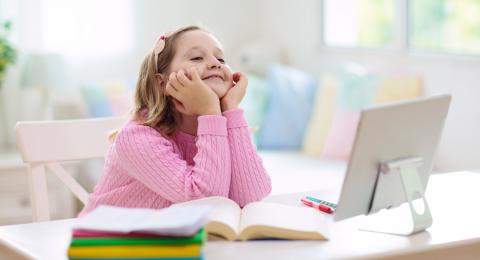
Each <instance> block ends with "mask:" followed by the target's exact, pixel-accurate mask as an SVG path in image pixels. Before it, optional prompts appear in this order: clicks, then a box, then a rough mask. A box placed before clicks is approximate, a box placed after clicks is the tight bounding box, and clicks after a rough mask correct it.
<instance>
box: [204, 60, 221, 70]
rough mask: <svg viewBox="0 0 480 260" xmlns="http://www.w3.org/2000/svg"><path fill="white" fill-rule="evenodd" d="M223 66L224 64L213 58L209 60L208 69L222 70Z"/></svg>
mask: <svg viewBox="0 0 480 260" xmlns="http://www.w3.org/2000/svg"><path fill="white" fill-rule="evenodd" d="M221 66H222V63H221V62H220V61H219V60H218V59H217V58H216V57H211V58H209V59H208V63H207V67H208V69H220V67H221Z"/></svg>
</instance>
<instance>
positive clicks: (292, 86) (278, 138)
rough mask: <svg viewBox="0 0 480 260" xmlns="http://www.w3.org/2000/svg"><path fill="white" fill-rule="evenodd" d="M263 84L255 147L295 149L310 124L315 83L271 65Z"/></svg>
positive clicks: (285, 69)
mask: <svg viewBox="0 0 480 260" xmlns="http://www.w3.org/2000/svg"><path fill="white" fill-rule="evenodd" d="M267 84H268V93H269V100H268V102H267V103H268V107H267V113H266V115H265V119H264V122H263V124H262V127H261V128H260V133H259V139H258V147H259V148H268V149H298V148H300V147H301V146H302V141H303V134H304V132H305V130H306V128H307V125H308V122H309V120H310V114H311V112H312V108H313V103H314V98H315V93H316V91H317V82H316V80H315V78H313V77H312V76H310V75H308V74H307V73H305V72H303V71H300V70H297V69H293V68H290V67H287V66H283V65H271V66H270V67H269V69H268V72H267Z"/></svg>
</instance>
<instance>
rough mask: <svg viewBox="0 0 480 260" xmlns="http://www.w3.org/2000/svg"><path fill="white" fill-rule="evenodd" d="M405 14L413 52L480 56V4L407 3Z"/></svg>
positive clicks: (479, 0) (446, 0)
mask: <svg viewBox="0 0 480 260" xmlns="http://www.w3.org/2000/svg"><path fill="white" fill-rule="evenodd" d="M409 11H410V12H409V13H410V17H409V18H410V25H411V28H410V30H411V36H412V37H411V39H410V44H411V45H412V47H413V48H414V49H417V50H428V51H444V52H453V53H461V54H480V0H462V1H458V0H457V1H453V0H442V1H439V0H421V1H410V10H409Z"/></svg>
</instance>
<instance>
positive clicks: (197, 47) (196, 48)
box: [185, 46, 223, 55]
mask: <svg viewBox="0 0 480 260" xmlns="http://www.w3.org/2000/svg"><path fill="white" fill-rule="evenodd" d="M193 50H199V51H203V50H202V48H201V47H200V46H193V47H192V48H190V49H189V50H188V51H187V52H186V53H185V55H187V54H188V53H189V52H191V51H193ZM215 50H216V51H218V52H220V54H222V55H223V51H222V49H220V48H218V47H215Z"/></svg>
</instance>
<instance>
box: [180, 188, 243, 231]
mask: <svg viewBox="0 0 480 260" xmlns="http://www.w3.org/2000/svg"><path fill="white" fill-rule="evenodd" d="M181 205H207V206H211V207H212V210H211V212H210V214H209V216H208V218H207V219H208V221H207V225H206V226H205V230H206V231H207V232H208V233H210V234H214V235H220V236H222V237H225V238H226V239H228V240H235V238H236V237H237V234H238V233H239V232H238V231H239V228H238V226H239V223H240V213H241V209H240V207H239V206H238V205H237V203H235V202H234V201H233V200H231V199H228V198H224V197H218V196H215V197H208V198H203V199H197V200H192V201H187V202H183V203H179V204H175V205H173V206H175V207H176V206H181ZM173 206H172V207H173Z"/></svg>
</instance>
